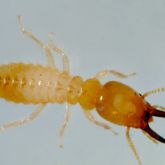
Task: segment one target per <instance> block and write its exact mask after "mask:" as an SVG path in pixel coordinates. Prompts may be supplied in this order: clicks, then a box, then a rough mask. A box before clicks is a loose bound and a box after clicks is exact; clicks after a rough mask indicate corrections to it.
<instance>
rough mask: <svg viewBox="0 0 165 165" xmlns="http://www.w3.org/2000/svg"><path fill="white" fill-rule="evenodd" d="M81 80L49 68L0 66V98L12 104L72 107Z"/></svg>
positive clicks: (19, 64) (24, 65)
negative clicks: (67, 104)
mask: <svg viewBox="0 0 165 165" xmlns="http://www.w3.org/2000/svg"><path fill="white" fill-rule="evenodd" d="M82 83H83V80H82V79H81V77H79V76H74V77H73V76H71V75H69V74H68V73H66V72H60V71H58V70H57V69H54V68H51V67H46V66H45V67H44V66H42V65H32V64H22V63H17V64H16V63H12V64H8V65H1V66H0V97H2V98H4V99H6V100H8V101H13V102H16V103H24V104H28V103H33V104H39V103H43V104H45V103H52V102H54V103H64V102H68V103H70V104H75V103H77V102H78V97H79V94H80V92H81V85H82Z"/></svg>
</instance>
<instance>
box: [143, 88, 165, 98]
mask: <svg viewBox="0 0 165 165" xmlns="http://www.w3.org/2000/svg"><path fill="white" fill-rule="evenodd" d="M160 92H165V88H157V89H154V90H151V91H148V92H146V93H144V94H143V95H142V96H143V97H144V98H145V97H148V96H150V95H153V94H156V93H160Z"/></svg>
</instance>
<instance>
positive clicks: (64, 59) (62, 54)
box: [48, 33, 70, 73]
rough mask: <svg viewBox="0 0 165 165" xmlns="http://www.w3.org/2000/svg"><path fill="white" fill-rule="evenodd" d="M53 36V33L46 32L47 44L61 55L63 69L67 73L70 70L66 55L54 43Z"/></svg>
mask: <svg viewBox="0 0 165 165" xmlns="http://www.w3.org/2000/svg"><path fill="white" fill-rule="evenodd" d="M53 36H54V35H53V33H49V34H48V40H49V43H48V46H49V48H50V49H51V50H53V51H54V52H56V53H57V54H59V55H60V56H61V57H62V62H63V71H64V72H68V73H69V71H70V65H69V59H68V57H67V55H66V54H65V53H64V51H63V50H62V49H61V48H59V47H58V46H56V44H55V43H54V38H53Z"/></svg>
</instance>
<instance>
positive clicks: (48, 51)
mask: <svg viewBox="0 0 165 165" xmlns="http://www.w3.org/2000/svg"><path fill="white" fill-rule="evenodd" d="M18 22H19V24H20V30H21V32H22V33H23V34H24V35H25V36H27V37H29V38H31V39H32V40H33V41H34V42H35V43H37V45H39V46H40V47H41V48H43V49H44V51H45V53H46V57H47V60H48V64H49V66H50V67H52V68H56V66H55V61H54V58H53V55H52V52H51V49H50V48H49V47H48V46H47V45H45V44H44V43H43V42H42V41H41V40H40V39H38V38H37V37H36V36H34V34H33V33H32V32H30V31H27V30H26V29H25V27H24V25H23V20H22V16H18Z"/></svg>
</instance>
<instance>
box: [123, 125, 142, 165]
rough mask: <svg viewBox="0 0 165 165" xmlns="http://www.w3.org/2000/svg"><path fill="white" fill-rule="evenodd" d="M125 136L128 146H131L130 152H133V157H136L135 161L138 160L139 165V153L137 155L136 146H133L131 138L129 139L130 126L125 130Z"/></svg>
mask: <svg viewBox="0 0 165 165" xmlns="http://www.w3.org/2000/svg"><path fill="white" fill-rule="evenodd" d="M126 137H127V141H128V143H129V146H130V147H131V150H132V152H133V153H134V155H135V157H136V159H137V161H138V164H139V165H141V160H140V157H139V155H138V153H137V151H136V148H135V146H134V144H133V141H132V139H131V137H130V127H127V130H126Z"/></svg>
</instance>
